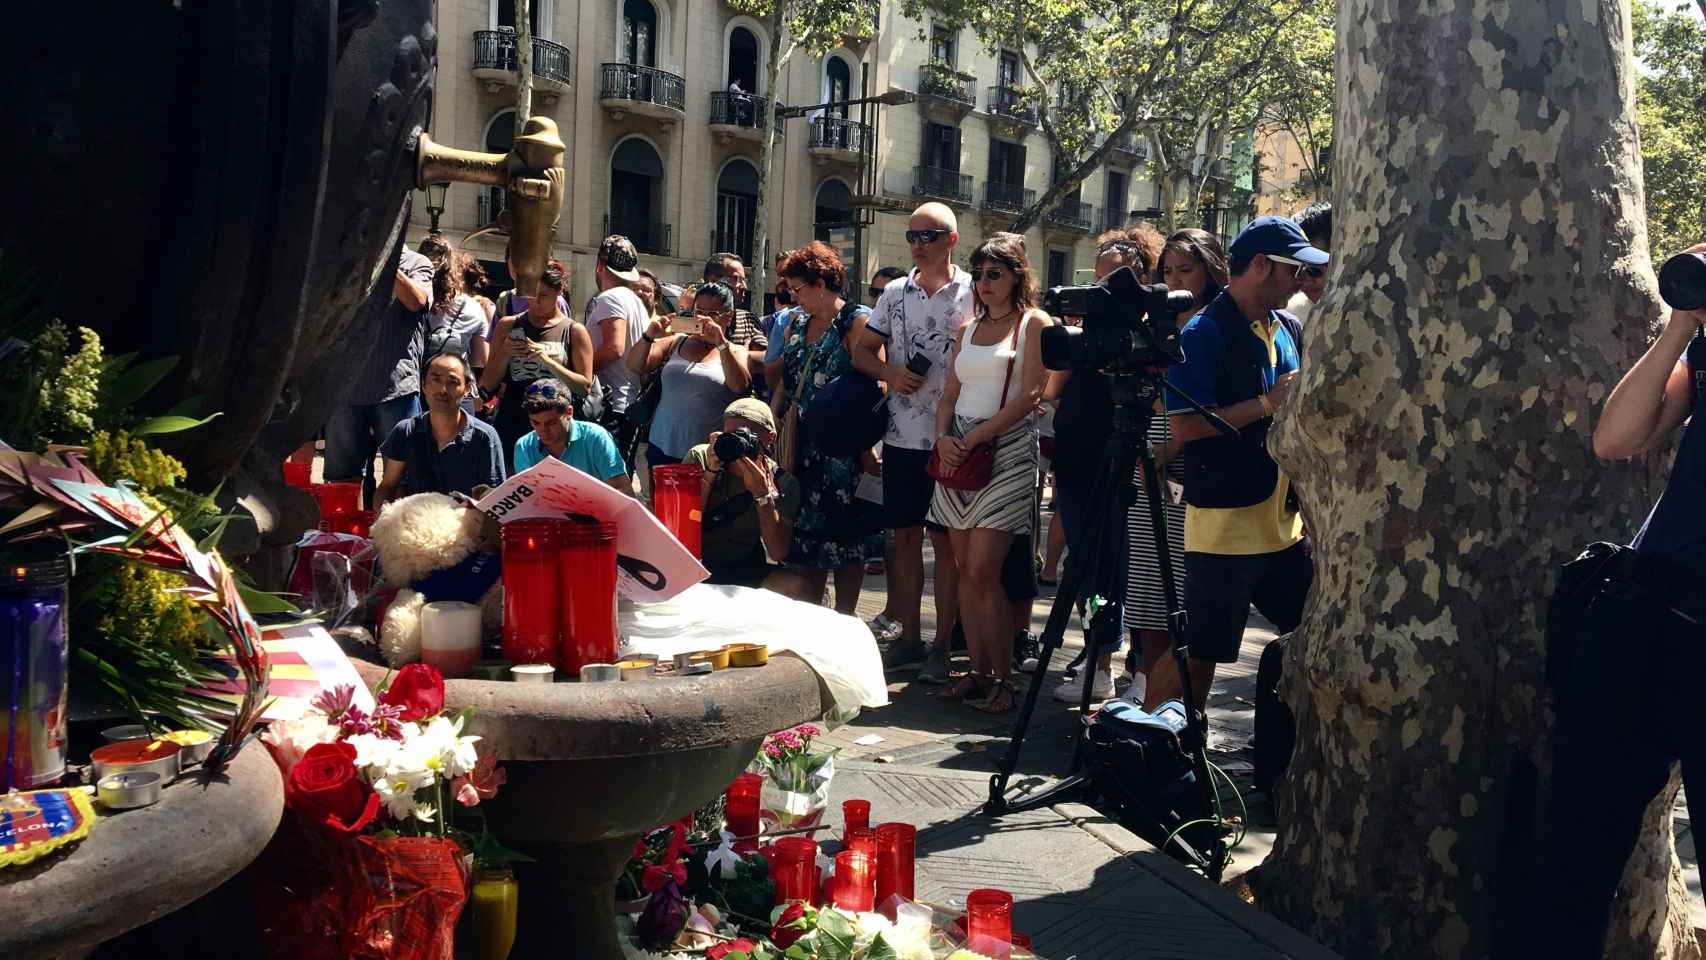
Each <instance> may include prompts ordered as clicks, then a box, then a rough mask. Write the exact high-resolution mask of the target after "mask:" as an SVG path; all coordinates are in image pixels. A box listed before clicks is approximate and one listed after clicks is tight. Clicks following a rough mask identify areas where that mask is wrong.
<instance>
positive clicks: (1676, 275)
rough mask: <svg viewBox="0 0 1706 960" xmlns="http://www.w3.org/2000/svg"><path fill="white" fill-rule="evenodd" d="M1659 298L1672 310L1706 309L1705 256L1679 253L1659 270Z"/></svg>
mask: <svg viewBox="0 0 1706 960" xmlns="http://www.w3.org/2000/svg"><path fill="white" fill-rule="evenodd" d="M1659 296H1660V297H1662V298H1663V299H1664V302H1665V303H1666V304H1668V305H1669V306H1670V308H1671V309H1672V310H1699V309H1701V308H1703V307H1706V254H1700V253H1679V254H1677V255H1676V256H1674V257H1671V258H1670V259H1669V260H1666V261H1665V265H1664V266H1662V267H1660V268H1659Z"/></svg>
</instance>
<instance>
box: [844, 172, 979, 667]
mask: <svg viewBox="0 0 1706 960" xmlns="http://www.w3.org/2000/svg"><path fill="white" fill-rule="evenodd" d="M959 240H960V234H959V225H958V223H957V222H956V221H955V219H954V211H952V210H950V209H948V208H947V207H946V206H944V205H942V204H940V203H926V204H924V205H923V206H921V207H919V208H918V209H917V210H914V211H913V212H912V217H911V219H910V220H908V221H907V225H906V242H907V245H908V246H909V247H910V248H911V251H912V264H913V268H912V272H911V273H909V274H907V275H906V276H904V277H898V278H896V279H894V280H891V281H889V283H888V285H887V286H885V287H884V288H883V292H882V295H881V296H880V297H878V298H877V304H876V306H875V307H873V308H872V310H871V316H870V319H869V321H868V322H867V324H866V326H865V329H864V331H862V332H861V333H860V335H859V339H858V340H857V341H855V343H854V344H853V366H854V368H855V369H857V370H859V371H860V372H861V373H864V374H865V375H866V376H869V377H873V378H875V379H878V380H881V381H883V382H884V383H887V384H888V385H889V393H888V405H889V426H888V432H887V434H886V435H884V437H883V511H884V513H885V514H886V516H887V524H888V526H889V527H890V528H891V529H893V530H894V551H893V554H892V556H891V557H890V560H889V567H888V576H889V609H890V610H892V611H893V612H894V613H895V614H896V619H897V620H898V622H896V623H890V622H888V618H887V617H886V616H884V617H879V618H878V619H877V620H876V621H874V622H873V623H872V625H871V626H872V631H873V632H874V633H877V634H879V635H882V634H888V635H889V636H896V634H898V636H896V638H895V639H894V640H893V641H892V642H891V643H889V645H888V647H887V649H886V650H884V651H883V666H884V667H886V668H888V669H897V668H901V667H909V666H913V665H917V664H920V663H922V665H923V670H922V671H921V672H920V673H919V675H918V679H919V680H920V681H921V682H924V683H945V682H947V679H948V642H949V639H950V637H951V634H952V631H953V628H954V619H955V618H954V613H955V611H957V610H958V609H959V604H958V599H959V597H958V594H959V589H958V588H959V582H958V578H957V577H956V576H955V570H954V559H953V557H954V554H953V547H952V546H951V545H950V544H949V542H948V535H947V531H945V530H941V529H937V528H931V529H930V531H929V533H930V544H931V546H932V547H933V548H934V549H935V551H936V611H937V618H936V636H935V638H934V641H935V642H934V645H933V647H932V648H929V649H928V650H927V649H926V647H925V646H924V642H923V638H922V637H921V636H920V633H921V627H920V605H921V604H922V603H923V595H924V534H925V522H924V515H925V514H926V513H927V512H928V511H929V509H930V498H931V496H932V495H933V494H934V493H935V490H936V482H935V481H934V480H932V479H931V478H930V475H929V474H928V473H926V472H925V470H924V467H925V464H927V463H929V461H930V451H931V449H933V448H934V447H935V445H936V405H937V402H938V401H940V400H941V399H942V391H943V389H944V387H945V386H946V385H947V368H948V354H949V351H950V350H951V349H952V348H953V345H954V340H955V339H956V337H957V335H958V333H959V330H960V327H962V326H964V325H965V324H966V323H968V322H969V321H970V320H971V317H972V290H971V287H972V281H971V276H970V275H969V274H967V273H966V272H965V271H964V270H961V269H960V268H959V267H956V266H954V264H953V258H954V244H956V243H958V242H959Z"/></svg>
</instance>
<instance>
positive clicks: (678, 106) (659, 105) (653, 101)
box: [598, 63, 687, 125]
mask: <svg viewBox="0 0 1706 960" xmlns="http://www.w3.org/2000/svg"><path fill="white" fill-rule="evenodd" d="M598 102H599V103H600V104H602V105H603V106H604V109H606V110H608V111H609V112H610V116H611V118H612V119H615V120H620V119H622V118H623V117H624V116H626V115H627V114H628V113H637V114H640V115H641V116H645V117H651V118H653V119H655V120H661V121H663V122H664V123H665V124H666V125H667V124H670V123H673V122H674V121H676V120H679V119H681V118H682V117H683V116H685V115H686V110H687V81H685V80H683V79H681V78H680V77H678V76H676V75H675V74H673V73H670V72H668V71H666V70H659V69H658V68H656V67H645V66H641V65H639V64H637V63H607V64H605V65H604V66H603V68H602V69H600V71H599V76H598Z"/></svg>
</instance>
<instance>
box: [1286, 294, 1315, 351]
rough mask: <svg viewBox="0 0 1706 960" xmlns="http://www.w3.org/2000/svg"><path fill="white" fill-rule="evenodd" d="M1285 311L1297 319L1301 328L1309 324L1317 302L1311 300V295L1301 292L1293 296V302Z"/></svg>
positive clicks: (1291, 301)
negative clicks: (1310, 315)
mask: <svg viewBox="0 0 1706 960" xmlns="http://www.w3.org/2000/svg"><path fill="white" fill-rule="evenodd" d="M1285 309H1286V312H1288V313H1290V314H1291V315H1292V316H1294V317H1296V318H1297V322H1298V325H1300V326H1301V325H1302V324H1305V323H1308V322H1309V314H1310V313H1311V312H1313V311H1314V309H1315V301H1313V300H1311V299H1309V294H1307V293H1304V292H1303V291H1302V290H1299V291H1297V292H1296V293H1294V294H1292V295H1291V300H1290V301H1289V302H1287V303H1286V305H1285ZM1299 346H1302V344H1299Z"/></svg>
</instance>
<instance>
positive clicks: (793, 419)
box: [771, 314, 829, 473]
mask: <svg viewBox="0 0 1706 960" xmlns="http://www.w3.org/2000/svg"><path fill="white" fill-rule="evenodd" d="M798 320H799V316H798V315H797V314H796V315H795V316H794V317H793V318H792V319H790V320H789V321H788V328H787V329H786V330H784V331H782V335H783V337H784V338H785V337H788V336H790V335H791V334H792V332H793V328H794V324H795V323H796V322H798ZM806 324H807V326H808V327H809V326H810V325H811V318H810V317H807V318H806ZM828 335H829V331H825V332H824V336H828ZM784 342H785V341H784ZM820 342H821V341H820ZM805 348H806V365H805V367H804V368H803V369H802V370H801V371H800V382H799V383H796V384H795V385H794V395H793V396H792V397H790V396H788V394H787V392H786V391H782V390H778V391H776V395H775V397H774V398H773V399H772V401H771V402H772V404H773V406H774V409H773V411H772V412H773V413H775V414H776V428H777V429H776V463H777V465H778V466H780V467H781V468H782V469H783V470H786V471H788V472H789V473H793V472H794V471H795V470H796V469H797V468H798V464H797V462H796V461H797V460H798V459H799V448H800V396H801V395H802V394H804V393H805V389H806V381H807V380H810V379H811V376H812V364H814V363H816V362H817V354H818V351H817V347H816V346H815V345H813V344H810V343H807V344H805Z"/></svg>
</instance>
